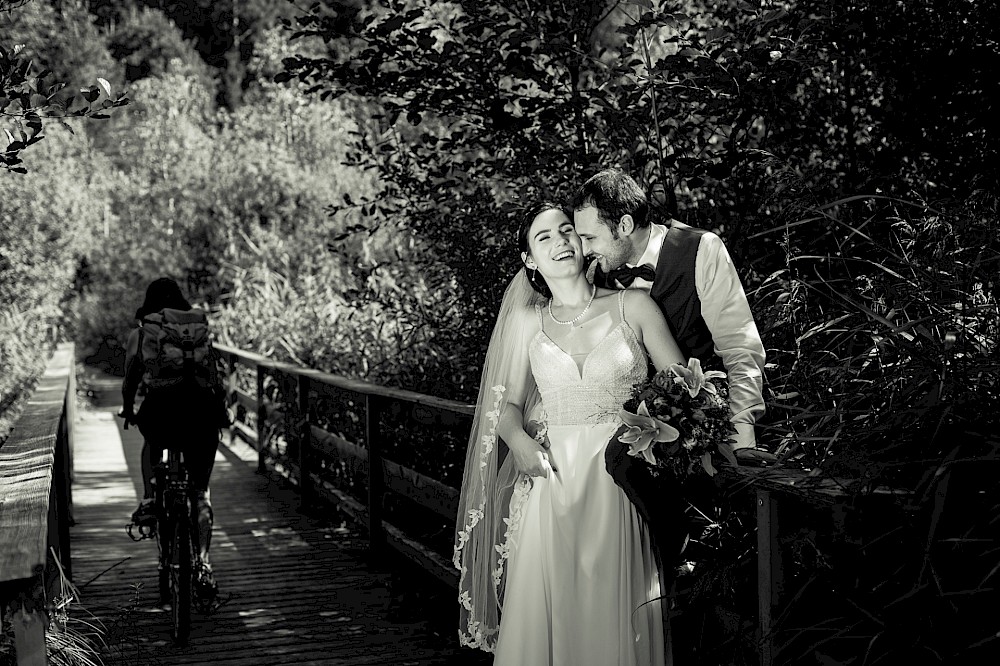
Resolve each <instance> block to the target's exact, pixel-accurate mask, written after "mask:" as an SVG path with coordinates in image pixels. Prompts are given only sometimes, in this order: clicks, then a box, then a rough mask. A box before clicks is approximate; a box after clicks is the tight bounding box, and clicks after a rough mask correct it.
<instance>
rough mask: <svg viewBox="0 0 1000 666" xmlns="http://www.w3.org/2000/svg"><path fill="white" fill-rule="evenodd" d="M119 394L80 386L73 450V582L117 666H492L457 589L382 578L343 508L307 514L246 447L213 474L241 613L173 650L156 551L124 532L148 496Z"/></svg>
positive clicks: (114, 387) (225, 569)
mask: <svg viewBox="0 0 1000 666" xmlns="http://www.w3.org/2000/svg"><path fill="white" fill-rule="evenodd" d="M120 385H121V384H120V380H119V379H117V378H115V377H112V376H110V375H105V374H101V373H98V372H96V371H93V370H88V371H87V374H86V375H85V376H81V378H80V387H81V389H84V390H86V389H90V390H91V391H92V392H93V395H92V397H91V399H90V400H89V401H88V404H87V405H86V406H83V407H81V409H80V410H79V412H78V419H77V423H76V442H75V452H74V466H75V477H74V485H73V501H74V518H75V520H76V524H75V526H74V527H73V528H72V530H71V536H72V552H73V574H74V576H73V577H74V580H75V582H76V583H77V585H78V586H79V587H80V593H81V601H82V606H83V608H85V609H86V610H88V611H90V612H92V613H93V614H94V615H95V616H96V618H97V619H99V620H100V621H101V622H102V623H103V624H104V625H105V627H106V628H107V630H108V635H107V638H106V640H107V642H108V654H107V656H105V663H107V664H109V665H110V664H142V665H145V664H164V665H166V664H230V665H232V666H240V665H250V664H253V665H254V666H265V665H271V664H302V665H305V664H345V665H347V664H351V665H354V664H357V665H358V666H363V665H367V664H395V665H405V664H412V665H420V666H425V665H426V666H430V665H432V664H434V665H436V664H488V663H490V659H489V655H486V654H484V653H482V652H479V651H474V650H468V649H460V648H458V646H457V639H456V636H457V624H456V621H457V615H458V613H457V606H456V602H455V600H454V598H453V597H454V594H453V593H452V591H451V590H445V589H442V586H441V585H440V584H439V583H435V582H434V581H431V580H420V581H419V582H415V579H414V577H413V576H412V575H411V574H412V572H408V571H406V572H404V571H402V570H400V571H395V572H394V571H390V570H388V569H381V570H379V569H375V568H373V567H372V566H371V565H370V564H369V563H368V562H367V561H366V558H365V555H366V542H365V540H364V535H363V534H359V533H358V532H356V531H354V530H353V528H352V527H351V526H350V525H343V524H342V523H341V522H340V519H339V518H338V517H337V516H336V515H335V512H334V511H333V510H332V509H326V510H323V512H322V514H324V515H313V516H306V515H303V514H302V513H300V512H299V510H298V497H297V496H296V494H295V491H294V490H293V489H289V488H288V487H286V486H285V484H284V483H283V482H282V481H281V480H280V479H278V478H277V477H269V476H265V475H259V474H256V473H255V471H254V470H255V467H256V453H255V452H253V451H252V450H250V449H249V447H246V448H241V446H240V445H236V446H233V447H228V446H225V445H224V446H222V447H221V448H220V452H219V455H218V457H217V458H216V463H215V470H214V472H213V476H212V502H213V505H214V507H215V531H214V536H213V542H212V560H213V565H214V569H215V572H216V580H217V582H218V584H219V588H220V593H221V595H222V597H223V598H224V599H225V598H227V597H228V601H227V602H226V603H225V604H224V605H223V606H222V607H221V608H220V609H219V610H218V611H216V613H214V614H213V615H211V616H203V615H200V614H198V613H194V616H193V623H192V624H193V627H192V633H191V640H190V644H189V645H188V646H187V647H184V648H177V647H174V646H173V645H172V643H171V641H170V631H169V624H170V620H169V615H168V613H166V612H164V611H163V610H162V609H159V608H158V607H156V606H155V603H156V545H155V543H154V542H153V541H152V540H147V541H142V542H138V543H134V542H132V541H131V540H130V539H129V537H128V535H127V534H126V533H125V524H126V523H127V522H128V517H129V515H130V514H131V512H132V511H133V510H134V509H135V506H136V504H137V501H138V499H137V498H138V497H141V493H142V484H141V476H140V472H139V450H140V446H141V439H140V435H139V433H138V431H136V430H135V429H129V430H127V431H125V430H122V428H121V421H120V419H117V418H115V416H114V414H115V413H116V412H117V410H118V408H119V407H120V404H121V398H120V393H119V390H120ZM226 439H228V438H226ZM400 566H403V565H400ZM404 588H405V589H404ZM84 619H86V618H85V617H84Z"/></svg>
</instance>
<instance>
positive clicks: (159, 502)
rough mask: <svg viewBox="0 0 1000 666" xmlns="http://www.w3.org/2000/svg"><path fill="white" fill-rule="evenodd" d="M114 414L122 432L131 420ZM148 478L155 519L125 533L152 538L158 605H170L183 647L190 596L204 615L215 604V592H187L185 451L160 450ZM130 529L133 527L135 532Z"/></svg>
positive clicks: (192, 555)
mask: <svg viewBox="0 0 1000 666" xmlns="http://www.w3.org/2000/svg"><path fill="white" fill-rule="evenodd" d="M118 416H120V417H121V418H123V419H125V429H126V430H127V429H128V426H129V424H130V423H132V424H133V425H134V424H135V421H134V420H132V418H129V417H128V416H126V415H125V414H124V413H119V414H118ZM152 481H153V498H154V499H153V506H154V510H153V517H154V519H155V520H153V521H150V522H145V521H141V522H140V523H138V524H136V523H129V524H128V525H127V526H126V531H127V532H128V535H129V537H130V538H131V539H132V540H133V541H142V540H144V539H151V538H154V537H155V538H156V540H157V547H158V549H159V563H158V577H159V580H158V584H159V595H160V603H161V604H163V603H169V604H170V614H171V623H172V628H171V629H172V630H171V634H172V636H173V638H174V641H175V642H176V643H177V644H178V645H183V644H185V643H187V640H188V637H189V636H190V633H191V605H192V600H193V601H194V604H195V605H196V606H197V607H198V610H199V611H201V612H203V613H209V612H211V611H213V610H214V609H215V608H216V599H215V596H214V590H212V591H211V593H207V592H208V591H206V590H201V589H200V587H199V590H198V592H199V593H198V594H192V592H193V589H194V587H195V586H194V584H193V575H192V574H193V571H194V568H195V563H196V562H197V552H196V549H195V540H194V539H193V538H192V535H193V534H194V533H195V530H197V529H198V526H197V523H196V521H194V520H192V517H191V511H192V503H191V497H192V495H193V487H192V486H191V484H190V481H189V478H188V470H187V467H186V465H185V463H184V453H183V452H182V451H180V450H178V449H174V448H164V449H163V451H162V453H161V460H160V462H159V463H158V464H157V465H155V466H154V467H153V479H152ZM133 528H136V530H137V531H138V536H136V534H135V533H134V532H133ZM192 597H193V599H192Z"/></svg>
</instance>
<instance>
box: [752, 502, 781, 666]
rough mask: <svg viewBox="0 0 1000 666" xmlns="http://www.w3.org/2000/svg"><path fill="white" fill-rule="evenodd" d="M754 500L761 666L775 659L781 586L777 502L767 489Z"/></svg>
mask: <svg viewBox="0 0 1000 666" xmlns="http://www.w3.org/2000/svg"><path fill="white" fill-rule="evenodd" d="M756 500H757V613H758V621H757V627H758V631H759V635H758V637H757V641H758V643H757V645H758V655H759V658H760V666H771V664H772V662H773V659H774V633H773V632H774V611H775V608H776V607H777V605H778V600H779V597H780V595H781V592H782V588H783V587H784V580H783V574H782V571H783V570H782V562H781V548H780V544H779V542H778V531H779V523H778V503H777V501H776V500H775V498H774V497H773V495H772V494H771V492H770V491H768V490H763V489H758V490H757V493H756Z"/></svg>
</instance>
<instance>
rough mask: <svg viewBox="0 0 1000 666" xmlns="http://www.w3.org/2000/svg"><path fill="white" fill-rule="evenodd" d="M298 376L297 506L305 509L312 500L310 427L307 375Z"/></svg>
mask: <svg viewBox="0 0 1000 666" xmlns="http://www.w3.org/2000/svg"><path fill="white" fill-rule="evenodd" d="M297 377H298V416H299V432H298V435H299V508H300V509H305V508H307V507H308V506H309V504H310V503H311V502H312V478H311V477H310V474H311V470H310V467H309V465H310V460H309V458H310V453H311V447H310V444H311V438H312V427H311V425H310V423H311V421H310V419H309V377H307V376H306V375H304V374H299V375H297Z"/></svg>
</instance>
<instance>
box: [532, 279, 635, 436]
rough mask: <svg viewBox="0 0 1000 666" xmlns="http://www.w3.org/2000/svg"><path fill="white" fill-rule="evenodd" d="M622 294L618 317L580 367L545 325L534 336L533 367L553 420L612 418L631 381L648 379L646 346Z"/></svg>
mask: <svg viewBox="0 0 1000 666" xmlns="http://www.w3.org/2000/svg"><path fill="white" fill-rule="evenodd" d="M623 294H624V292H622V295H619V319H620V320H619V322H618V323H617V325H615V327H614V328H612V329H611V330H610V331H609V332H608V334H607V335H606V336H605V337H604V338H602V339H601V341H600V342H598V343H597V345H596V346H595V347H594V348H593V349H592V350H591V351H590V353H589V354H587V356H586V359H585V360H584V362H583V369H582V372H581V369H580V367H579V366H578V365H577V363H576V361H575V360H574V359H573V357H572V356H570V355H569V354H567V353H566V352H565V351H563V349H562V348H560V347H559V346H558V345H557V344H556V343H555V342H553V341H552V339H551V338H549V336H548V335H547V334H546V333H545V332H544V331H543V330H540V331H538V333H537V334H536V335H535V337H534V338H533V339H532V340H531V343H530V344H529V346H528V358H529V359H530V361H531V372H532V374H533V375H534V377H535V383H536V384H537V385H538V392H539V393H540V394H541V396H542V406H543V407H544V409H545V414H546V419H547V421H548V423H549V424H550V425H578V424H597V423H610V422H614V421H616V420H617V419H618V411H619V410H620V409H621V406H622V404H623V403H624V402H625V401H626V400H627V399H628V398H629V396H630V395H631V393H632V387H633V386H634V385H635V384H638V383H639V382H641V381H643V380H645V379H646V373H647V370H648V361H647V358H646V351H645V349H643V346H642V344H640V342H639V340H638V338H637V337H636V335H635V331H633V330H632V327H631V326H629V324H628V322H626V321H625V317H624V300H623ZM537 307H538V308H539V310H538V311H539V317H541V310H540V307H541V306H537Z"/></svg>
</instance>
